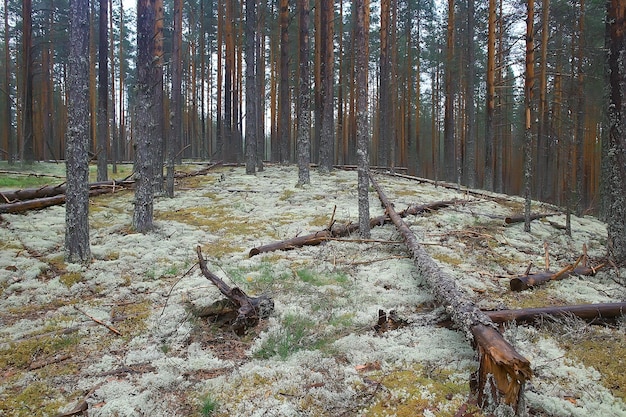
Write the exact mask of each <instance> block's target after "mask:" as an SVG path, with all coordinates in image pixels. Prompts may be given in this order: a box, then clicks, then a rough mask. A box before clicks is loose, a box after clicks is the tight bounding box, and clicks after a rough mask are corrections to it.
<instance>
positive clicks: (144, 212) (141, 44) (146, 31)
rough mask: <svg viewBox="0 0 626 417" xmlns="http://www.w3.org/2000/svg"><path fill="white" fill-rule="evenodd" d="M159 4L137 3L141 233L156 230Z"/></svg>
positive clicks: (137, 222)
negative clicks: (155, 177) (155, 90)
mask: <svg viewBox="0 0 626 417" xmlns="http://www.w3.org/2000/svg"><path fill="white" fill-rule="evenodd" d="M155 6H156V5H155V0H137V84H136V91H137V99H136V110H135V116H136V122H135V126H136V127H135V178H136V186H135V210H134V213H133V227H134V228H135V230H137V231H138V232H141V233H146V232H148V231H150V230H152V228H153V211H154V187H153V179H154V168H155V167H153V164H154V152H155V149H154V148H155V146H156V144H157V141H156V140H155V135H156V134H157V132H156V130H157V126H158V124H157V121H156V120H154V116H155V112H154V111H153V109H154V106H155V94H154V86H155V85H156V83H157V75H158V72H157V70H156V60H155V59H154V57H153V55H152V53H153V52H154V29H155V20H156V7H155Z"/></svg>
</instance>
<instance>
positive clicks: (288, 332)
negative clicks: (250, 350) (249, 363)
mask: <svg viewBox="0 0 626 417" xmlns="http://www.w3.org/2000/svg"><path fill="white" fill-rule="evenodd" d="M315 324H316V323H315V322H314V321H313V320H312V319H310V318H308V317H305V316H300V315H296V314H287V315H285V316H284V317H283V319H282V322H281V328H280V329H278V330H276V331H274V332H272V333H270V334H269V336H268V337H267V338H266V339H265V341H264V342H263V343H262V345H261V347H260V349H259V350H257V351H256V352H255V353H254V356H255V357H256V358H259V359H269V358H273V357H276V356H277V357H279V358H280V359H282V360H285V359H287V358H288V357H289V356H290V355H292V354H293V353H295V352H298V351H300V350H308V349H312V348H315V347H318V340H317V339H316V338H315V337H314V336H313V334H312V333H313V329H314V328H315Z"/></svg>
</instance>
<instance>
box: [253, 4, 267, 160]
mask: <svg viewBox="0 0 626 417" xmlns="http://www.w3.org/2000/svg"><path fill="white" fill-rule="evenodd" d="M261 1H262V2H263V1H264V0H261ZM259 4H263V7H257V11H258V19H257V28H256V33H255V35H256V54H255V56H256V80H257V91H256V109H257V112H258V113H257V135H256V138H257V146H256V151H257V158H256V164H257V169H258V171H263V159H264V158H265V31H264V26H265V25H264V24H265V12H264V10H265V8H266V6H265V4H264V3H259Z"/></svg>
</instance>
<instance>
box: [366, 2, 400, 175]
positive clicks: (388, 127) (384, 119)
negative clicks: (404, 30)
mask: <svg viewBox="0 0 626 417" xmlns="http://www.w3.org/2000/svg"><path fill="white" fill-rule="evenodd" d="M390 21H391V0H381V2H380V63H379V87H378V97H379V98H378V103H379V106H378V146H377V151H378V159H377V164H378V165H379V166H388V165H391V164H390V154H391V140H392V134H391V131H392V129H393V125H392V124H391V120H390V119H391V117H390V113H391V54H390V45H389V34H390V30H391V29H390V25H391V22H390ZM357 42H358V40H357ZM358 88H359V86H357V89H358ZM357 129H358V127H357Z"/></svg>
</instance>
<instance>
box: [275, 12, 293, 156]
mask: <svg viewBox="0 0 626 417" xmlns="http://www.w3.org/2000/svg"><path fill="white" fill-rule="evenodd" d="M279 23H280V87H279V90H280V91H279V96H280V97H279V100H278V108H279V113H280V117H279V125H278V126H279V129H280V130H279V147H280V156H279V158H280V162H281V163H288V162H289V160H290V149H289V138H290V136H291V129H290V126H291V111H290V110H291V104H290V102H289V0H280V14H279Z"/></svg>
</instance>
